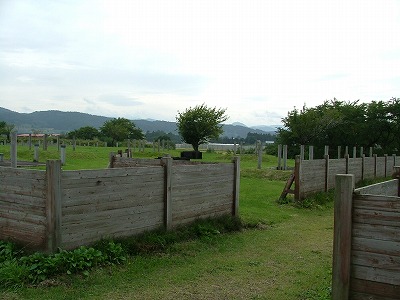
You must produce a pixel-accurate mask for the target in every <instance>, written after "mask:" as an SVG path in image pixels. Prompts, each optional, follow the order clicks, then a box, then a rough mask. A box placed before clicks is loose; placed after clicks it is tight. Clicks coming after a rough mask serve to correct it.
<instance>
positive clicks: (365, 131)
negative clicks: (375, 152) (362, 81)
mask: <svg viewBox="0 0 400 300" xmlns="http://www.w3.org/2000/svg"><path fill="white" fill-rule="evenodd" d="M282 121H283V125H284V126H283V127H282V128H280V129H278V137H277V142H278V143H281V144H286V145H289V146H299V145H313V146H314V150H315V152H316V154H317V153H318V155H319V154H321V152H322V151H323V148H324V146H325V145H328V146H330V149H331V150H332V151H336V148H337V146H349V147H353V146H356V147H361V146H362V147H364V148H369V147H375V148H377V149H378V148H379V149H381V151H382V152H384V153H395V152H397V151H398V150H399V149H400V141H399V139H398V136H399V134H400V125H399V121H400V98H392V99H391V100H389V101H372V102H370V103H359V102H358V101H354V102H344V101H339V100H337V99H333V100H331V101H325V102H324V103H323V104H321V105H318V106H316V107H312V108H308V107H306V106H304V107H303V108H302V109H301V110H298V109H296V108H295V109H293V110H292V111H290V112H289V113H288V115H287V117H285V118H283V120H282ZM292 148H294V147H292Z"/></svg>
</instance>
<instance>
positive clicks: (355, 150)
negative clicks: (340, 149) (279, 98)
mask: <svg viewBox="0 0 400 300" xmlns="http://www.w3.org/2000/svg"><path fill="white" fill-rule="evenodd" d="M356 157H357V147H356V146H354V147H353V158H356Z"/></svg>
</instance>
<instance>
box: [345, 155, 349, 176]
mask: <svg viewBox="0 0 400 300" xmlns="http://www.w3.org/2000/svg"><path fill="white" fill-rule="evenodd" d="M344 158H345V159H346V174H349V160H350V155H349V154H346V155H345V156H344Z"/></svg>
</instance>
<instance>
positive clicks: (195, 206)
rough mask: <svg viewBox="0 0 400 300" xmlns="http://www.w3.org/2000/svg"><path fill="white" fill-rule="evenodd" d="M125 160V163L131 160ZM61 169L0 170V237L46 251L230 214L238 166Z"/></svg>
mask: <svg viewBox="0 0 400 300" xmlns="http://www.w3.org/2000/svg"><path fill="white" fill-rule="evenodd" d="M131 160H132V161H133V159H131ZM112 167H113V168H109V169H101V170H79V171H62V170H61V162H60V161H59V160H49V161H47V165H46V171H39V170H24V169H19V168H18V169H16V168H4V167H0V216H1V218H0V239H1V240H13V241H15V242H18V243H22V244H24V245H26V246H28V247H30V248H33V249H38V250H43V251H46V252H54V251H56V250H57V249H58V247H60V248H62V249H71V248H75V247H78V246H80V245H87V244H90V243H93V242H95V241H97V240H100V239H102V238H114V237H125V236H131V235H135V234H138V233H141V232H144V231H149V230H153V229H156V228H159V227H162V226H165V227H167V228H168V229H170V228H173V227H174V226H177V225H180V224H185V223H188V222H191V221H193V220H195V219H197V218H206V217H213V216H219V215H225V214H230V215H237V214H238V204H239V176H240V174H239V170H240V160H239V158H235V159H234V161H233V162H232V163H218V164H215V163H213V164H206V163H202V164H197V163H196V164H194V163H193V164H190V163H188V162H185V163H181V162H178V161H173V160H172V158H168V157H167V158H162V159H152V160H143V161H142V162H139V161H137V160H136V162H135V164H133V166H130V164H129V159H128V160H127V161H125V166H124V167H117V162H116V163H115V165H113V166H112Z"/></svg>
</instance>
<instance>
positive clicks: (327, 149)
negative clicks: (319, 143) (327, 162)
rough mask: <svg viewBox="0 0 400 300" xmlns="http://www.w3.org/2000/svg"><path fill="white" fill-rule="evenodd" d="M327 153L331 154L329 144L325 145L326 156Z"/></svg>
mask: <svg viewBox="0 0 400 300" xmlns="http://www.w3.org/2000/svg"><path fill="white" fill-rule="evenodd" d="M325 155H329V146H328V145H325V149H324V157H325Z"/></svg>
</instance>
